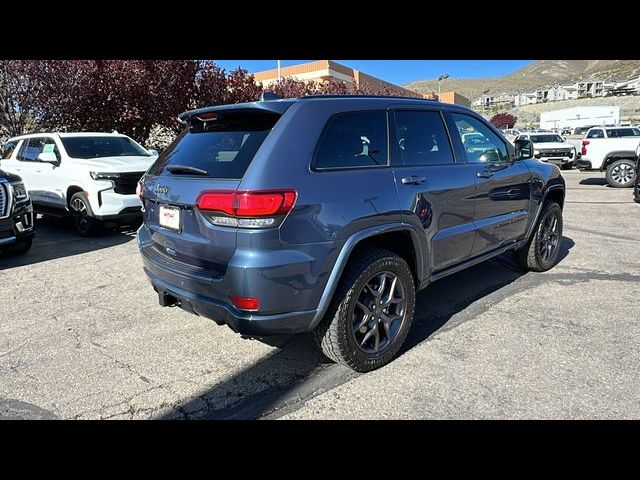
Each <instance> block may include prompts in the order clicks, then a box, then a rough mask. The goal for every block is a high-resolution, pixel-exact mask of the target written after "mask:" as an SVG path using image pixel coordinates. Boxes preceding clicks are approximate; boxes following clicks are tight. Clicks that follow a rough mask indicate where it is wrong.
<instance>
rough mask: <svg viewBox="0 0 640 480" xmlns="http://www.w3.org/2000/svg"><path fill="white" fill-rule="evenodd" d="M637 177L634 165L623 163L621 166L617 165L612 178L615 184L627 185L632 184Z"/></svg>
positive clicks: (612, 171) (612, 172)
mask: <svg viewBox="0 0 640 480" xmlns="http://www.w3.org/2000/svg"><path fill="white" fill-rule="evenodd" d="M635 175H636V169H635V168H634V167H633V165H629V164H626V163H621V164H620V165H616V166H615V167H613V169H612V170H611V178H612V179H613V181H614V182H616V183H619V184H621V185H622V184H625V183H628V182H630V181H631V180H632V179H633V177H635Z"/></svg>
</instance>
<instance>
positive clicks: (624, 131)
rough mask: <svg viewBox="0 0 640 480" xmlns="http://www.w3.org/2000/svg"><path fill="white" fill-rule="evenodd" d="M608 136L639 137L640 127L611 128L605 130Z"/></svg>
mask: <svg viewBox="0 0 640 480" xmlns="http://www.w3.org/2000/svg"><path fill="white" fill-rule="evenodd" d="M607 133H608V136H609V138H620V137H639V136H640V129H637V128H612V129H611V130H608V131H607Z"/></svg>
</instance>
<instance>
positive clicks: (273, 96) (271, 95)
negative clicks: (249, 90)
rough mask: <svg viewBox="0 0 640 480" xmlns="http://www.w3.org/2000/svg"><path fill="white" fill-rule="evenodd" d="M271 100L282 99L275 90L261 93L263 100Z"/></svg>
mask: <svg viewBox="0 0 640 480" xmlns="http://www.w3.org/2000/svg"><path fill="white" fill-rule="evenodd" d="M271 100H281V98H280V96H279V95H278V94H276V93H273V92H262V93H261V94H260V101H261V102H269V101H271Z"/></svg>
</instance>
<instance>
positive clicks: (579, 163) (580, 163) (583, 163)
mask: <svg viewBox="0 0 640 480" xmlns="http://www.w3.org/2000/svg"><path fill="white" fill-rule="evenodd" d="M576 166H577V167H578V168H584V169H586V170H591V169H592V168H593V167H592V166H591V162H590V161H589V160H583V159H582V158H581V159H579V160H578V161H577V162H576Z"/></svg>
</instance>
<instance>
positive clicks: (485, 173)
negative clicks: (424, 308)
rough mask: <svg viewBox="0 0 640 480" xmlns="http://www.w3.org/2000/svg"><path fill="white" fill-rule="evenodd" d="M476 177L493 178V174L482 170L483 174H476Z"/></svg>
mask: <svg viewBox="0 0 640 480" xmlns="http://www.w3.org/2000/svg"><path fill="white" fill-rule="evenodd" d="M476 177H478V178H491V177H493V172H492V171H490V170H482V171H481V172H477V173H476Z"/></svg>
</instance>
